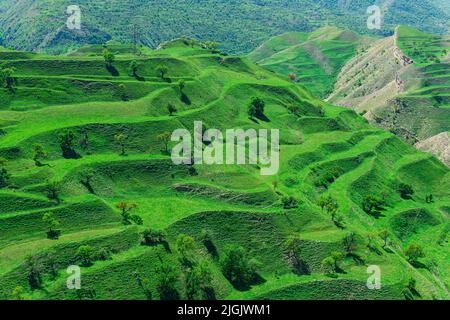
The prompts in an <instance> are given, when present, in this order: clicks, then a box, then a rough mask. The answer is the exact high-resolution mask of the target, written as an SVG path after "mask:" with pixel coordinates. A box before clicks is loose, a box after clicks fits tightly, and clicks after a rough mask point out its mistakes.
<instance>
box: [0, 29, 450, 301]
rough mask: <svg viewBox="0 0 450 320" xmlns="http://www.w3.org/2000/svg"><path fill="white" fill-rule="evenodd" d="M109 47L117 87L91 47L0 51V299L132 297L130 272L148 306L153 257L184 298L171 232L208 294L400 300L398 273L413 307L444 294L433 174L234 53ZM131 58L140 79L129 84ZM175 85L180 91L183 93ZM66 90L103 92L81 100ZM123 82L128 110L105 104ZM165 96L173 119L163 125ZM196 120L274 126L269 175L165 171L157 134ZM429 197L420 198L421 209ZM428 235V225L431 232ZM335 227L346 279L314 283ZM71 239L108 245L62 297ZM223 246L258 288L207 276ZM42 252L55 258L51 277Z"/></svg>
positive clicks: (443, 202)
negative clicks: (259, 110) (31, 261)
mask: <svg viewBox="0 0 450 320" xmlns="http://www.w3.org/2000/svg"><path fill="white" fill-rule="evenodd" d="M310 36H318V34H317V33H316V34H313V35H310ZM302 37H303V36H302V35H298V37H297V38H295V39H293V40H295V41H297V40H302V39H303V38H302ZM109 45H110V46H114V48H115V49H116V50H117V51H120V54H119V55H118V59H117V61H116V62H115V63H114V64H113V66H114V67H115V68H116V69H117V70H118V72H119V75H118V76H117V77H113V76H112V75H111V74H108V72H107V70H106V69H105V66H104V62H103V60H102V57H101V56H99V55H98V53H99V50H100V47H98V46H93V47H89V46H86V47H83V48H82V49H80V50H78V51H77V52H74V53H72V54H71V55H69V56H49V55H45V56H44V55H39V54H26V53H17V54H14V51H8V52H7V53H8V60H7V63H8V64H10V65H14V66H15V67H16V69H17V71H16V75H17V80H18V84H17V87H16V90H15V92H14V93H7V94H8V95H11V97H10V99H9V100H6V99H4V100H2V101H4V104H3V105H2V108H1V109H0V128H1V130H2V131H1V132H2V135H1V136H0V156H1V157H4V158H6V159H7V163H6V165H5V168H6V169H7V170H8V172H9V173H10V174H11V178H10V180H9V185H8V186H7V187H5V188H2V189H1V190H0V200H1V203H0V259H1V261H0V284H1V285H0V298H2V299H7V298H10V297H11V294H12V291H13V290H14V288H16V287H17V286H22V287H23V288H24V291H25V293H24V295H25V296H26V297H28V298H31V299H146V298H147V297H146V295H145V292H144V290H143V289H142V287H140V286H139V283H138V281H137V280H136V272H137V273H138V274H139V275H140V276H141V277H143V278H145V279H148V288H149V290H150V291H151V292H152V298H154V299H159V298H160V296H159V293H158V290H157V278H158V273H157V269H158V266H159V265H160V262H161V261H166V262H168V263H170V264H171V265H173V266H175V267H176V269H177V271H178V272H179V273H178V278H177V279H178V280H177V285H176V286H177V288H178V291H179V295H180V298H186V297H187V293H186V290H185V285H184V284H185V275H184V271H185V269H184V268H183V267H182V266H181V265H180V262H179V253H178V251H177V248H176V238H177V237H178V235H179V234H181V233H185V234H189V235H191V236H193V237H194V238H195V239H196V242H195V249H194V250H195V255H196V256H197V257H201V258H202V259H204V260H205V261H207V262H208V264H209V265H210V268H211V272H212V279H213V280H212V286H213V289H214V293H215V296H216V298H219V299H251V298H258V299H268V298H271V299H403V298H404V296H403V295H402V294H401V291H402V289H403V288H404V287H405V285H406V283H407V281H408V279H409V277H413V278H415V279H416V280H417V290H418V291H419V292H420V294H421V297H416V298H422V299H431V298H433V297H435V298H438V299H448V292H447V290H446V289H445V285H448V283H449V279H450V277H449V273H448V272H447V270H448V263H449V261H448V257H446V255H445V253H446V252H447V251H448V242H446V241H443V242H442V243H441V244H437V240H438V239H437V238H438V237H439V236H438V233H439V232H440V231H441V230H444V227H445V225H446V224H447V223H448V210H447V209H445V208H449V207H450V202H449V194H448V190H449V188H448V187H449V184H450V182H449V177H450V173H449V169H448V168H447V167H445V166H443V165H442V164H440V163H439V162H438V161H436V160H435V159H434V158H432V157H430V156H428V155H426V154H423V153H419V152H418V151H415V150H414V149H413V148H412V147H410V146H408V145H407V144H405V143H403V142H402V141H401V140H399V139H397V138H396V137H395V136H394V135H392V134H391V133H387V132H383V131H381V130H378V129H376V128H374V127H372V126H370V125H369V124H367V122H366V121H365V120H364V119H363V118H362V117H360V116H358V115H357V114H356V113H354V112H353V111H350V110H348V109H344V108H338V107H334V106H331V105H329V104H327V103H325V102H323V101H321V100H320V99H318V98H316V97H315V96H314V95H313V94H312V93H311V92H310V91H309V90H308V89H306V88H305V87H304V86H302V85H301V84H299V83H294V82H290V81H288V80H287V79H286V78H285V77H281V76H278V75H276V74H274V73H273V72H270V71H268V70H266V69H264V68H261V67H260V66H257V65H255V64H253V63H252V62H250V60H249V59H248V58H246V57H233V56H223V55H220V54H218V53H211V52H210V51H209V50H206V49H202V48H201V47H198V46H194V47H189V46H187V45H185V44H184V43H183V41H174V42H171V43H167V44H166V45H165V46H164V48H162V49H159V50H155V51H151V50H150V49H148V50H145V53H144V54H143V55H141V56H139V57H135V56H134V55H132V53H130V49H129V47H128V48H127V46H121V45H119V44H117V43H110V44H109ZM284 45H285V43H284V42H280V43H278V44H276V45H275V46H274V47H277V46H284ZM277 48H278V47H277ZM324 50H325V49H324ZM325 51H327V50H325ZM135 59H138V60H139V61H140V63H141V64H140V67H139V69H138V75H139V76H141V77H143V78H144V79H136V78H135V77H133V76H131V75H130V74H129V71H128V66H129V64H130V62H131V61H132V60H135ZM160 64H164V65H167V66H168V69H169V71H168V76H167V79H165V80H162V79H159V78H158V77H157V75H156V72H155V68H156V66H157V65H160ZM168 79H170V80H168ZM180 79H183V80H185V83H186V86H185V88H184V90H183V93H184V95H185V96H184V97H183V96H182V95H181V93H180V91H179V88H178V85H177V84H178V81H179V80H180ZM80 83H84V84H86V83H89V84H92V85H93V86H100V87H101V88H104V89H105V90H106V91H102V90H100V91H97V90H95V92H94V91H83V90H85V89H83V90H81V89H80V87H79V86H78V85H79V84H80ZM121 83H123V84H125V87H126V88H127V90H130V91H129V92H130V99H128V101H121V99H116V100H115V99H114V94H112V93H113V92H114V88H115V86H116V85H118V84H121ZM56 89H57V90H56ZM79 89H80V90H81V91H78V90H79ZM30 91H31V92H30ZM38 92H52V94H42V95H40V96H39V95H38V94H37V93H38ZM108 92H109V93H108ZM67 96H70V97H71V99H72V100H70V99H69V100H67V99H66V98H65V97H67ZM254 96H258V97H260V98H262V99H263V100H264V101H265V102H266V107H265V115H266V116H267V118H268V120H267V121H262V120H258V121H253V120H251V119H249V118H248V115H247V106H248V104H249V102H250V101H251V98H252V97H254ZM37 97H39V101H38V102H37V100H36V99H37ZM168 102H171V103H172V104H174V105H175V106H176V108H177V110H178V111H177V112H176V113H175V114H174V115H172V116H169V114H168V112H167V103H168ZM292 104H294V105H298V106H299V107H300V110H301V112H300V113H299V115H293V114H292V113H290V112H289V111H288V107H289V105H292ZM198 120H202V121H203V123H204V125H205V127H207V128H218V129H229V128H244V129H248V128H255V129H279V130H280V137H281V141H280V143H281V147H280V148H281V155H280V162H281V163H280V171H279V173H278V174H277V175H276V176H261V175H260V172H259V168H258V167H257V166H255V165H212V166H209V165H195V166H194V168H195V172H196V174H193V172H192V169H189V168H188V167H187V166H175V165H174V164H173V163H172V162H171V160H170V157H168V156H167V155H165V154H163V151H162V149H163V145H162V143H161V141H159V139H158V135H159V134H161V133H164V132H172V131H173V130H175V129H177V128H186V129H188V130H190V131H192V130H193V122H194V121H198ZM68 129H70V130H72V131H73V132H74V134H75V136H76V139H75V149H76V151H77V152H78V153H79V155H80V156H81V158H79V159H65V158H63V157H62V154H61V148H60V145H59V136H60V135H61V134H64V133H65V132H66V131H67V130H68ZM118 133H126V134H127V136H128V137H129V138H128V140H127V142H126V148H125V151H126V155H123V156H122V155H119V153H120V147H119V146H118V144H117V143H116V142H115V141H114V136H115V135H117V134H118ZM85 134H87V136H88V145H87V147H86V148H82V146H81V145H80V144H79V141H80V139H81V137H83V136H84V135H85ZM34 144H42V145H43V146H44V148H45V150H46V152H47V156H46V157H45V158H44V159H42V160H41V162H42V165H41V166H36V165H35V163H34V162H33V160H32V155H33V154H32V147H33V145H34ZM171 146H172V145H171ZM88 173H90V174H89V175H91V177H90V180H89V187H88V186H87V184H86V177H87V176H88ZM53 181H55V182H58V183H59V186H60V187H59V191H60V196H61V198H62V202H61V203H60V204H58V203H56V201H52V200H49V199H47V186H48V185H49V183H50V182H53ZM401 182H403V183H408V184H411V185H412V187H413V189H414V190H415V193H414V195H413V199H412V200H404V199H402V198H401V197H400V195H399V193H398V191H397V186H398V184H399V183H401ZM428 193H432V194H433V195H434V202H432V203H426V202H425V196H426V195H427V194H428ZM371 194H376V195H380V196H383V197H384V198H385V199H386V208H385V210H384V211H383V212H382V214H381V215H380V216H379V217H372V216H369V215H368V214H366V213H365V212H364V211H363V210H362V202H363V201H364V199H365V197H366V196H367V195H371ZM322 195H331V196H332V197H333V198H334V199H336V201H337V203H338V204H339V209H338V214H339V215H341V216H342V217H343V226H341V227H337V226H336V225H335V224H334V223H333V221H332V219H331V217H330V216H329V214H327V212H326V211H323V210H321V208H320V207H319V206H318V205H317V204H316V202H317V199H318V198H319V197H320V196H322ZM284 196H293V197H295V198H296V199H297V200H298V208H295V209H290V210H287V209H284V208H283V204H282V201H281V199H282V198H283V197H284ZM120 201H127V202H135V203H136V204H137V208H136V209H135V210H134V211H132V213H133V214H137V215H139V216H140V217H141V218H142V219H143V225H142V226H136V225H124V224H123V223H122V219H121V216H120V213H119V210H118V209H117V208H116V204H117V203H118V202H120ZM446 210H447V211H446ZM47 212H51V213H52V214H53V216H54V217H55V218H57V219H58V220H59V222H60V226H59V227H60V229H61V232H62V234H61V237H60V239H59V240H49V239H47V237H46V225H45V224H44V222H43V221H42V216H43V215H44V214H45V213H47ZM411 217H412V218H414V219H415V220H413V221H414V223H412V220H411V219H412V218H411ZM146 228H152V229H157V230H163V231H165V232H166V233H167V237H168V248H169V249H170V250H168V249H167V248H166V249H164V248H163V246H160V245H159V246H153V247H147V246H142V245H140V232H142V231H143V230H144V229H146ZM384 228H386V229H388V230H389V231H390V232H391V234H392V236H391V239H390V240H391V242H390V244H389V246H388V247H387V248H382V240H381V239H380V238H379V237H375V239H374V240H373V242H374V243H373V246H374V248H376V250H375V249H372V250H369V249H368V247H367V242H368V238H367V235H368V234H370V233H374V232H377V231H379V230H382V229H384ZM203 230H209V232H210V233H211V237H212V242H213V244H214V246H215V248H216V253H215V254H212V253H211V251H210V250H208V249H207V248H206V246H205V245H204V243H203V242H202V241H201V239H200V234H201V233H202V231H203ZM431 231H436V232H434V233H435V234H434V235H433V236H431V235H430V234H429V232H431ZM349 232H355V233H356V234H357V237H356V239H357V248H356V250H355V255H354V256H353V257H352V256H348V257H346V258H345V259H344V260H343V261H342V262H341V268H342V269H343V271H344V272H343V273H338V274H337V275H336V277H337V278H330V277H327V276H325V275H324V274H323V272H322V269H321V261H322V260H323V259H324V258H325V257H327V256H328V255H330V254H331V252H332V251H336V250H343V245H342V239H343V237H344V236H345V235H346V234H347V233H349ZM292 236H297V237H298V239H299V242H298V249H299V252H300V257H301V259H302V260H304V261H305V265H306V266H307V270H308V272H304V273H303V274H298V272H297V273H294V270H293V268H292V265H291V264H290V262H289V259H288V255H287V252H286V251H285V242H286V240H287V239H289V238H290V237H292ZM444 240H445V239H444ZM411 242H414V243H420V244H421V245H422V246H423V248H424V251H425V253H426V259H423V263H424V264H425V263H426V262H427V261H428V260H427V259H429V260H433V261H434V263H435V265H436V270H438V271H439V272H435V271H433V272H434V273H432V272H431V271H429V270H428V269H425V268H421V269H416V268H415V267H413V266H412V265H410V264H409V263H408V262H407V261H406V259H405V257H404V255H403V253H402V250H401V249H402V248H404V247H406V246H407V245H408V244H409V243H411ZM81 245H91V246H93V247H94V248H95V249H96V250H100V249H102V248H105V249H109V250H110V251H111V254H112V256H111V258H110V259H108V260H104V261H95V262H94V264H93V265H92V266H90V267H83V268H82V273H83V290H82V291H80V292H78V294H77V293H75V292H73V291H70V290H67V289H66V276H67V275H66V272H65V269H66V268H67V267H68V266H69V265H70V264H74V263H78V261H77V257H76V251H77V249H78V248H79V247H80V246H81ZM230 245H238V246H242V247H243V248H244V249H245V250H246V251H247V252H248V254H249V256H250V257H251V258H254V259H256V260H258V261H259V262H261V268H260V270H259V276H260V278H261V279H260V281H259V282H258V283H254V284H253V285H251V286H250V287H249V288H245V290H243V289H242V288H241V289H240V290H238V289H236V288H234V287H233V286H232V285H231V284H230V283H229V282H228V280H227V279H226V278H225V277H224V276H223V275H222V273H221V269H220V257H221V256H223V254H224V252H225V250H226V248H227V247H228V246H230ZM50 253H51V255H52V256H54V257H55V259H56V269H57V274H56V275H53V276H52V274H51V270H50V269H51V268H50V262H49V254H50ZM29 255H32V256H34V257H35V258H36V259H37V260H38V261H39V263H41V264H42V267H43V271H42V273H43V288H41V289H34V290H33V289H32V288H31V287H30V284H29V281H28V279H27V276H28V273H27V272H28V271H27V269H26V266H25V264H24V261H26V259H27V257H28V256H29ZM371 264H376V265H379V266H380V267H381V269H382V275H383V276H382V277H383V278H382V282H383V284H386V285H385V286H383V289H382V290H380V291H376V292H375V291H371V290H369V289H367V288H366V287H365V282H366V280H367V276H368V275H367V273H366V266H367V265H371Z"/></svg>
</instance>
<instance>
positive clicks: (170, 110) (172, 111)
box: [167, 103, 177, 116]
mask: <svg viewBox="0 0 450 320" xmlns="http://www.w3.org/2000/svg"><path fill="white" fill-rule="evenodd" d="M167 111H168V112H169V115H170V116H172V115H173V114H174V113H175V112H177V108H175V106H174V105H173V104H171V103H169V104H167Z"/></svg>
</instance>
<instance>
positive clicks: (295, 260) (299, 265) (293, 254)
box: [284, 235, 309, 274]
mask: <svg viewBox="0 0 450 320" xmlns="http://www.w3.org/2000/svg"><path fill="white" fill-rule="evenodd" d="M300 245H301V239H300V238H299V236H297V235H293V236H290V237H289V238H288V240H286V243H285V244H284V248H285V253H286V255H287V259H288V261H289V264H290V265H291V267H292V269H293V271H294V273H296V274H309V268H308V265H307V264H306V262H305V261H304V260H303V259H302V257H301V249H300Z"/></svg>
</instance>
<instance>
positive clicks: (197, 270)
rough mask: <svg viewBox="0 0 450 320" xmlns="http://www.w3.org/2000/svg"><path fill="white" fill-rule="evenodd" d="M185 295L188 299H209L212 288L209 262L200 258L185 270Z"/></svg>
mask: <svg viewBox="0 0 450 320" xmlns="http://www.w3.org/2000/svg"><path fill="white" fill-rule="evenodd" d="M185 278H186V295H187V298H188V299H189V300H195V299H211V298H212V297H211V292H212V290H213V288H212V285H211V282H212V272H211V268H210V266H209V264H208V263H207V262H206V261H205V260H202V261H200V263H199V264H198V265H195V266H194V267H192V268H190V269H188V270H187V271H186V277H185Z"/></svg>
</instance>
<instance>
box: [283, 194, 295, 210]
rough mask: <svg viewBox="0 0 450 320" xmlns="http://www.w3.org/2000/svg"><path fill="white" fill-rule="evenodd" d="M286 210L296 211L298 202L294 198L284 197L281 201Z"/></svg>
mask: <svg viewBox="0 0 450 320" xmlns="http://www.w3.org/2000/svg"><path fill="white" fill-rule="evenodd" d="M281 202H282V203H283V208H284V209H295V208H297V207H298V201H297V199H295V198H294V197H292V196H290V197H283V198H282V199H281Z"/></svg>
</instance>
